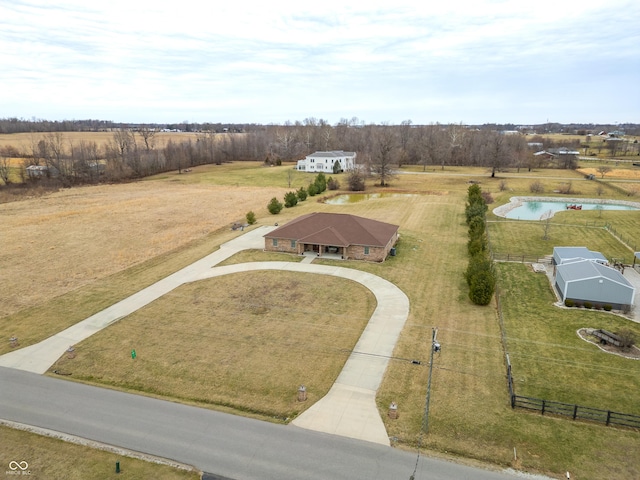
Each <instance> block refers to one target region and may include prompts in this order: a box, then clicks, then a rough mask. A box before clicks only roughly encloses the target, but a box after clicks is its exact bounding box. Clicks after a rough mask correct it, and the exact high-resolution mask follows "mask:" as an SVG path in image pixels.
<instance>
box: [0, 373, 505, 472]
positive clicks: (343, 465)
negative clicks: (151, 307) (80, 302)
mask: <svg viewBox="0 0 640 480" xmlns="http://www.w3.org/2000/svg"><path fill="white" fill-rule="evenodd" d="M0 418H3V419H6V420H11V421H14V422H20V423H25V424H29V425H35V426H39V427H42V428H47V429H51V430H55V431H59V432H64V433H68V434H72V435H77V436H80V437H83V438H88V439H91V440H95V441H98V442H103V443H107V444H110V445H117V446H121V447H124V448H128V449H131V450H134V451H137V452H143V453H147V454H151V455H156V456H160V457H164V458H169V459H172V460H175V461H177V462H181V463H186V464H189V465H193V466H195V467H196V468H198V469H201V470H203V471H206V472H211V473H214V474H216V475H220V476H223V477H228V478H231V479H237V480H254V479H255V480H258V479H259V480H288V479H292V480H294V479H295V480H299V479H301V478H304V479H310V480H314V479H318V480H326V479H335V480H342V479H344V480H347V479H348V480H354V479H367V480H376V479H380V480H383V479H384V480H389V479H394V480H396V479H409V478H410V476H411V475H412V474H413V471H414V468H415V465H416V458H417V457H416V454H413V453H410V452H404V451H401V450H398V449H394V448H389V447H385V446H382V445H377V444H374V443H370V442H362V441H358V440H353V439H348V438H343V437H338V436H334V435H329V434H324V433H318V432H314V431H309V430H305V429H302V428H298V427H295V426H291V425H289V426H284V425H275V424H270V423H267V422H261V421H258V420H252V419H248V418H243V417H237V416H234V415H228V414H224V413H220V412H215V411H212V410H206V409H201V408H196V407H190V406H187V405H181V404H178V403H172V402H166V401H162V400H157V399H153V398H147V397H142V396H139V395H131V394H127V393H122V392H117V391H113V390H107V389H102V388H98V387H92V386H89V385H83V384H78V383H74V382H69V381H65V380H62V379H56V378H50V377H44V376H41V375H37V374H34V373H30V372H25V371H20V370H15V369H10V368H4V367H0ZM1 455H2V454H1V453H0V457H1ZM4 460H5V459H4V458H0V461H4ZM9 460H10V459H7V461H9ZM21 460H25V461H27V462H29V467H30V469H31V470H32V472H33V473H34V474H36V475H37V472H38V465H37V464H35V463H34V462H31V461H30V459H29V458H28V449H27V448H25V458H24V459H22V458H21ZM122 465H123V467H125V466H126V459H123V461H122ZM36 478H37V476H36ZM415 478H416V479H417V480H418V479H420V480H464V479H468V480H471V479H473V480H514V479H515V478H517V477H516V476H514V475H511V474H507V473H502V472H492V471H486V470H481V469H476V468H470V467H466V466H462V465H458V464H455V463H451V462H447V461H443V460H437V459H431V458H425V457H420V461H419V463H418V466H417V471H416V475H415Z"/></svg>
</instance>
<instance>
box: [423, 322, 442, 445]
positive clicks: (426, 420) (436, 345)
mask: <svg viewBox="0 0 640 480" xmlns="http://www.w3.org/2000/svg"><path fill="white" fill-rule="evenodd" d="M437 334H438V329H437V328H433V329H432V331H431V358H430V359H429V380H428V381H427V399H426V401H425V407H424V421H423V422H422V431H423V432H424V433H428V431H429V399H430V397H431V374H432V373H433V354H434V352H439V351H440V344H439V343H438V342H437V341H436V335H437Z"/></svg>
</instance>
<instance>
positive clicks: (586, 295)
mask: <svg viewBox="0 0 640 480" xmlns="http://www.w3.org/2000/svg"><path fill="white" fill-rule="evenodd" d="M555 287H556V290H557V291H558V294H559V295H560V298H561V299H562V302H563V303H564V302H565V301H566V300H567V299H569V300H573V301H575V302H580V303H584V302H591V303H592V304H593V305H596V304H599V305H602V306H604V305H611V306H612V308H614V309H619V310H624V309H627V308H631V306H633V299H634V296H635V288H634V287H633V285H631V283H630V282H629V281H628V280H627V279H626V278H625V277H624V276H623V275H622V274H621V273H620V272H619V271H618V270H616V269H614V268H611V267H607V266H605V265H601V264H600V263H598V262H594V261H591V260H579V261H575V262H570V263H563V264H560V265H556V276H555Z"/></svg>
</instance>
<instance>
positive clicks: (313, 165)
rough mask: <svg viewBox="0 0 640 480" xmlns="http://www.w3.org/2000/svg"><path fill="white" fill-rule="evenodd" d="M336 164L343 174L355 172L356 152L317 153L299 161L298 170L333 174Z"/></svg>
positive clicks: (334, 151)
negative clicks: (350, 171)
mask: <svg viewBox="0 0 640 480" xmlns="http://www.w3.org/2000/svg"><path fill="white" fill-rule="evenodd" d="M336 162H337V163H338V168H339V170H340V171H341V172H346V171H349V170H353V169H354V168H355V167H356V152H344V151H342V150H333V151H331V152H315V153H312V154H311V155H307V156H306V157H305V158H304V159H302V160H298V164H297V165H296V169H297V170H300V171H303V172H311V173H315V172H324V173H333V171H334V170H333V169H334V164H335V163H336Z"/></svg>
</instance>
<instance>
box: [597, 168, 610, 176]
mask: <svg viewBox="0 0 640 480" xmlns="http://www.w3.org/2000/svg"><path fill="white" fill-rule="evenodd" d="M597 170H598V173H599V174H600V178H604V177H605V175H606V174H607V173H609V172H610V171H611V167H607V166H606V165H601V166H600V167H598V169H597Z"/></svg>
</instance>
